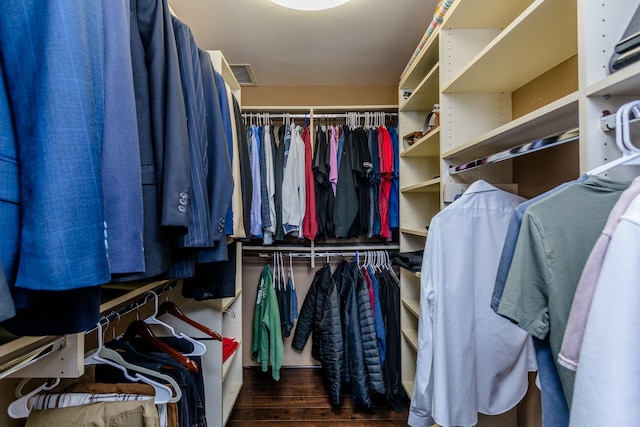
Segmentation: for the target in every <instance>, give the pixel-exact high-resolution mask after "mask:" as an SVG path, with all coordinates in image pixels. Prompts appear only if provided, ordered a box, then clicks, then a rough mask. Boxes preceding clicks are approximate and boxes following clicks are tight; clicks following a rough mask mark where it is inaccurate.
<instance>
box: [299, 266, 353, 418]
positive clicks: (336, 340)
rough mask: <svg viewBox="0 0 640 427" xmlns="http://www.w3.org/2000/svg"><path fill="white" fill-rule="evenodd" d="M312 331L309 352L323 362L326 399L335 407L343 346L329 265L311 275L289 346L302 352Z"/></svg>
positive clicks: (337, 299) (341, 377)
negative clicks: (311, 278) (326, 380)
mask: <svg viewBox="0 0 640 427" xmlns="http://www.w3.org/2000/svg"><path fill="white" fill-rule="evenodd" d="M311 332H313V338H312V347H311V355H312V357H313V358H314V359H316V360H318V361H320V363H321V364H322V367H323V369H324V370H325V373H326V375H327V378H328V379H329V381H328V384H329V400H330V402H331V404H332V405H335V406H338V405H340V403H341V401H342V383H343V381H344V373H343V369H342V367H343V360H344V347H343V339H342V326H341V317H340V296H339V294H338V290H337V288H336V284H335V282H334V281H333V277H332V275H331V268H330V267H329V265H328V264H327V265H325V266H324V267H322V268H321V269H320V270H318V271H317V272H316V274H315V276H314V278H313V282H312V283H311V287H310V288H309V291H308V292H307V296H306V297H305V300H304V303H303V304H302V309H301V310H300V315H299V316H298V323H297V324H296V331H295V333H294V335H293V341H292V343H291V346H292V347H293V348H294V349H296V350H298V351H302V349H303V348H304V346H305V344H306V342H307V340H308V339H309V335H310V334H311Z"/></svg>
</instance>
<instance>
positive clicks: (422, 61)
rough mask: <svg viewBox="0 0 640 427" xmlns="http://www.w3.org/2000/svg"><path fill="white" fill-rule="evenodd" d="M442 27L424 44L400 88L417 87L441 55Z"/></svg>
mask: <svg viewBox="0 0 640 427" xmlns="http://www.w3.org/2000/svg"><path fill="white" fill-rule="evenodd" d="M439 44H440V29H439V28H436V30H435V31H434V32H433V34H432V35H431V37H430V38H429V40H427V43H426V44H425V45H424V47H423V48H422V50H421V51H420V53H419V54H418V57H417V58H416V59H415V60H414V62H413V65H412V66H411V68H410V69H409V71H408V72H407V73H406V74H405V76H404V77H403V78H402V80H401V81H400V85H399V87H400V89H415V88H416V87H417V86H418V84H419V83H420V82H421V81H422V80H423V78H424V76H425V75H426V74H427V73H428V72H429V70H431V69H432V68H433V67H434V66H435V65H436V63H437V62H438V59H439V57H440V49H439Z"/></svg>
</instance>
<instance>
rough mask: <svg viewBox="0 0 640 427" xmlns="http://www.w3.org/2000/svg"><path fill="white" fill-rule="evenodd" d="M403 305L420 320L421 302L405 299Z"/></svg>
mask: <svg viewBox="0 0 640 427" xmlns="http://www.w3.org/2000/svg"><path fill="white" fill-rule="evenodd" d="M402 305H404V306H405V307H406V308H407V310H409V311H410V312H411V314H413V315H414V316H415V317H416V319H418V318H420V300H418V299H414V298H407V299H403V300H402Z"/></svg>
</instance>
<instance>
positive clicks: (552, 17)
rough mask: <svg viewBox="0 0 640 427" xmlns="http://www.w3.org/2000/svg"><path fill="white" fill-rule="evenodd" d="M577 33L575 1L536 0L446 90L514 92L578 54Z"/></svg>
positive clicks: (446, 85) (445, 87)
mask: <svg viewBox="0 0 640 427" xmlns="http://www.w3.org/2000/svg"><path fill="white" fill-rule="evenodd" d="M460 3H467V2H465V1H461V2H460ZM485 7H486V5H485ZM486 10H487V12H486V13H490V12H491V11H492V9H486ZM543 28H545V29H553V30H542V29H543ZM577 33H578V31H577V11H576V2H572V1H552V0H535V1H534V2H533V3H531V5H530V6H529V7H528V8H527V9H526V10H525V11H524V12H522V13H521V14H520V15H519V16H518V17H517V18H516V19H514V20H513V21H512V22H511V23H510V24H509V25H508V26H507V28H505V29H504V30H503V31H502V32H501V33H500V34H499V35H498V36H497V37H496V38H495V39H494V40H493V41H492V42H491V43H489V45H487V47H485V48H484V49H483V50H482V51H481V52H480V53H479V54H478V55H477V56H476V57H475V58H474V59H473V60H471V62H470V63H469V64H468V65H467V66H466V67H465V68H463V69H462V70H461V71H460V72H459V73H458V74H457V75H456V76H455V77H453V78H452V79H451V80H450V81H449V82H448V83H447V84H445V85H444V87H443V89H442V92H444V93H457V92H469V93H487V92H493V93H500V92H513V91H514V90H516V89H518V88H519V87H521V86H522V85H524V84H525V83H528V82H530V81H531V80H533V79H534V78H536V77H538V76H540V75H542V74H544V73H545V72H546V71H548V70H550V69H552V68H553V67H555V66H556V65H558V64H560V63H562V62H564V61H566V60H567V59H569V58H571V57H572V56H575V55H576V54H577V52H578V42H577ZM532 52H535V54H532Z"/></svg>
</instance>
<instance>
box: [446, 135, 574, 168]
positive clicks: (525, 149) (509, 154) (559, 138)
mask: <svg viewBox="0 0 640 427" xmlns="http://www.w3.org/2000/svg"><path fill="white" fill-rule="evenodd" d="M578 138H580V134H579V132H578V129H577V128H575V129H570V130H566V131H563V132H561V133H558V134H555V135H552V136H549V137H546V138H542V139H538V140H535V141H532V142H528V143H526V144H523V145H519V146H517V147H514V148H510V149H508V150H504V151H501V152H499V153H496V154H492V155H490V156H486V157H482V158H479V159H476V160H472V161H470V162H467V163H463V164H461V165H458V166H453V165H451V166H449V175H455V174H459V173H462V172H468V171H470V170H473V169H477V168H479V167H482V166H487V165H490V164H493V163H498V162H501V161H503V160H507V159H513V158H514V157H519V156H522V155H525V154H529V153H533V152H536V151H540V150H544V149H546V148H551V147H555V146H556V145H561V144H565V143H567V142H571V141H575V140H576V139H578Z"/></svg>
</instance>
